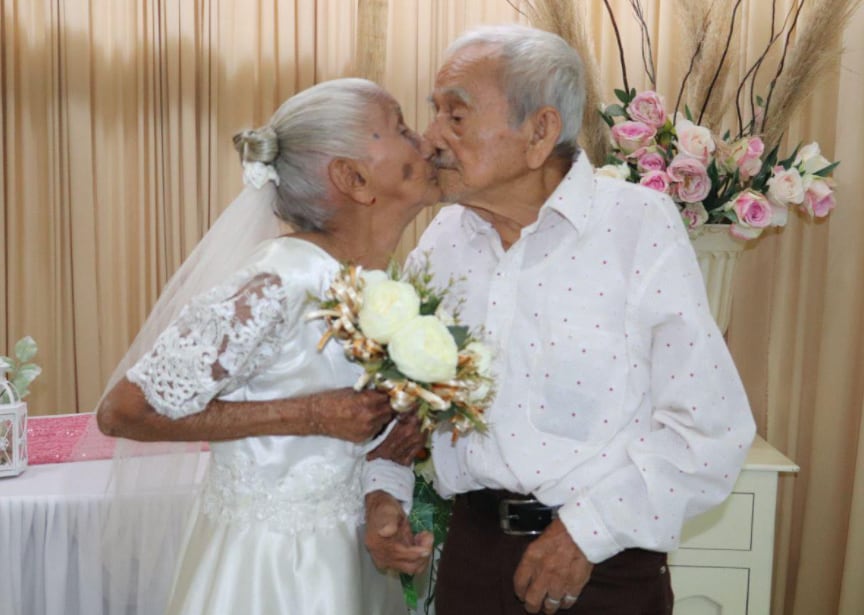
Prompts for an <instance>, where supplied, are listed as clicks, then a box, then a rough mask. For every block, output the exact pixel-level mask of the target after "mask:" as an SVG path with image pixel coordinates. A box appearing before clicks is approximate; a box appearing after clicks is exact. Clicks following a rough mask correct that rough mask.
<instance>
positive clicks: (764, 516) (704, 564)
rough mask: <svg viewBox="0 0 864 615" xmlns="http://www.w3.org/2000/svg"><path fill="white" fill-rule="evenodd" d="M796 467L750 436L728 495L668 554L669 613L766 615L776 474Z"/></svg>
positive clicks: (690, 525)
mask: <svg viewBox="0 0 864 615" xmlns="http://www.w3.org/2000/svg"><path fill="white" fill-rule="evenodd" d="M797 471H798V466H796V465H795V464H794V463H793V462H792V461H791V460H789V459H788V458H787V457H785V456H784V455H783V454H782V453H780V452H779V451H778V450H776V449H775V448H773V447H772V446H771V445H770V444H768V443H767V442H765V440H763V439H762V438H760V437H758V436H757V438H756V440H755V442H754V443H753V446H752V448H751V449H750V453H749V454H748V456H747V461H746V462H745V464H744V469H743V470H742V472H741V476H739V478H738V482H737V483H735V487H734V489H733V490H732V494H731V495H730V496H729V498H728V499H727V500H726V501H725V502H724V503H723V504H721V505H720V506H718V507H717V508H715V509H713V510H710V511H708V512H707V513H705V514H703V515H700V516H698V517H696V518H694V519H691V520H690V521H689V522H688V523H687V524H686V525H685V526H684V532H683V534H682V541H681V546H680V547H679V549H678V550H677V551H675V552H674V553H670V554H669V566H670V568H671V573H672V588H673V590H674V592H675V615H768V614H769V612H770V606H771V574H772V565H773V556H774V520H775V513H776V508H777V477H778V474H779V473H780V472H797Z"/></svg>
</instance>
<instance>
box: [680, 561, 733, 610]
mask: <svg viewBox="0 0 864 615" xmlns="http://www.w3.org/2000/svg"><path fill="white" fill-rule="evenodd" d="M669 570H670V572H671V574H672V591H673V592H674V593H675V608H674V612H675V615H747V613H748V604H747V594H748V591H749V589H750V571H749V570H747V569H746V568H723V567H711V566H704V567H703V566H670V567H669Z"/></svg>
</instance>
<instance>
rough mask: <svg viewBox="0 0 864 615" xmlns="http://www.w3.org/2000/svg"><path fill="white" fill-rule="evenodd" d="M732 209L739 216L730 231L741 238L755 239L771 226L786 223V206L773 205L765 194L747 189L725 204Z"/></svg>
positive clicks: (725, 206) (728, 209)
mask: <svg viewBox="0 0 864 615" xmlns="http://www.w3.org/2000/svg"><path fill="white" fill-rule="evenodd" d="M723 209H724V210H726V211H732V212H733V213H734V214H735V217H736V218H737V220H736V222H735V223H734V224H733V225H732V228H731V229H730V232H731V233H732V235H734V236H735V237H740V238H741V239H754V238H756V237H758V236H759V235H760V234H761V233H762V229H764V228H766V227H769V226H782V225H784V224H785V223H786V213H787V212H786V208H785V207H776V206H772V205H771V203H769V202H768V199H767V198H765V196H764V195H762V194H760V193H758V192H754V191H753V190H745V191H744V192H739V193H738V194H737V195H736V196H735V198H734V199H732V200H731V201H729V202H728V203H726V204H725V205H724V206H723Z"/></svg>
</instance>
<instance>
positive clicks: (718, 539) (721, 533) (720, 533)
mask: <svg viewBox="0 0 864 615" xmlns="http://www.w3.org/2000/svg"><path fill="white" fill-rule="evenodd" d="M755 499H756V494H754V493H743V492H733V493H732V494H731V495H730V496H729V497H728V498H727V499H726V501H725V502H723V503H722V504H721V505H720V506H717V507H716V508H713V509H711V510H709V511H708V512H706V513H703V514H701V515H699V516H698V517H694V518H693V519H691V520H690V521H688V522H687V523H686V524H685V525H684V530H683V531H682V533H681V546H680V547H679V548H680V549H682V550H683V549H720V550H731V551H750V550H751V549H752V548H753V512H754V506H755Z"/></svg>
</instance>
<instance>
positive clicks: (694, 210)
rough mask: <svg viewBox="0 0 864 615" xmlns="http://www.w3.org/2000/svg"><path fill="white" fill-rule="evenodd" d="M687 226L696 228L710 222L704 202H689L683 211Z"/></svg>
mask: <svg viewBox="0 0 864 615" xmlns="http://www.w3.org/2000/svg"><path fill="white" fill-rule="evenodd" d="M681 217H682V218H684V223H685V224H686V225H687V228H696V227H697V226H702V225H703V224H705V223H706V222H708V211H707V210H706V209H705V206H704V205H703V204H702V203H687V205H685V206H684V209H683V210H682V211H681Z"/></svg>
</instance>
